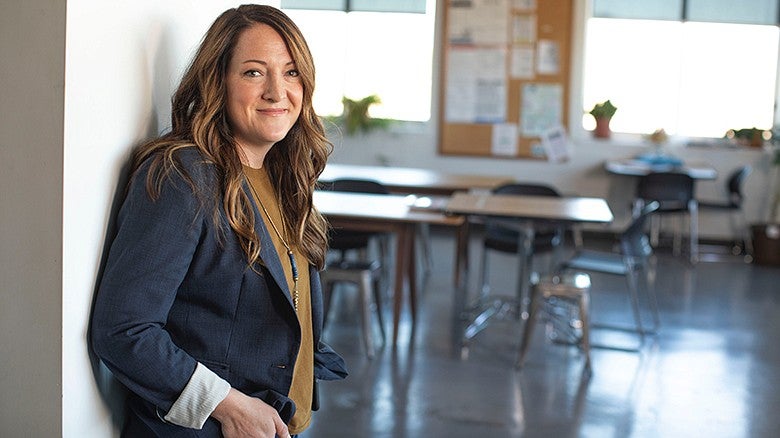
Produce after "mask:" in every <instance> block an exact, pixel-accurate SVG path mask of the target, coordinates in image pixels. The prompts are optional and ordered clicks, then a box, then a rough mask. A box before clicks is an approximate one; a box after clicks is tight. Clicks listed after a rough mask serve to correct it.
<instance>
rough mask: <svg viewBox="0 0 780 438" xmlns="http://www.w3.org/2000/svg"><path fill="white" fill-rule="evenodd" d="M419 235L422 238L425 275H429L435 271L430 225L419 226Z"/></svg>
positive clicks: (421, 246)
mask: <svg viewBox="0 0 780 438" xmlns="http://www.w3.org/2000/svg"><path fill="white" fill-rule="evenodd" d="M417 233H418V234H419V238H420V248H421V249H422V254H423V267H424V269H423V273H424V274H425V275H428V274H430V273H431V271H432V270H433V254H432V253H431V227H430V225H429V224H423V223H421V224H419V225H418V226H417Z"/></svg>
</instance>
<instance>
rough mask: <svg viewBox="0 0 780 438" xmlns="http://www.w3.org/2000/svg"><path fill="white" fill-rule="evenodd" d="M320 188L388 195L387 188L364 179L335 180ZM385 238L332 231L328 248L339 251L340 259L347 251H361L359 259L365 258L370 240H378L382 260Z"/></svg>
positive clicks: (375, 234)
mask: <svg viewBox="0 0 780 438" xmlns="http://www.w3.org/2000/svg"><path fill="white" fill-rule="evenodd" d="M322 188H323V189H324V190H331V191H335V192H353V193H373V194H381V195H388V194H390V192H389V191H388V190H387V188H386V187H385V186H384V185H382V184H381V183H378V182H376V181H371V180H366V179H346V178H345V179H337V180H334V181H331V182H330V183H326V184H323V186H322ZM386 236H387V235H386V234H385V233H376V232H367V231H347V230H336V229H333V230H331V233H330V236H329V237H330V240H329V247H330V249H332V250H336V251H339V253H340V255H341V258H342V259H344V258H345V256H346V253H347V251H352V250H359V251H361V252H362V254H361V257H362V258H365V256H366V253H365V252H366V251H367V250H368V246H369V242H370V240H371V239H373V238H379V239H378V240H379V244H380V257H382V258H384V256H385V252H386V250H387V247H386V246H387V244H386V241H387V239H386ZM383 261H384V260H383Z"/></svg>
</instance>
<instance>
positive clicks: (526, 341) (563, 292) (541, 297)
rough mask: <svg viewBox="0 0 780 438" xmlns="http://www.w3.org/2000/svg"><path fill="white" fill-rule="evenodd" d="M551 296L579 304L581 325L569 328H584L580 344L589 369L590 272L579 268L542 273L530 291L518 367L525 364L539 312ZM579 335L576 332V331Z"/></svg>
mask: <svg viewBox="0 0 780 438" xmlns="http://www.w3.org/2000/svg"><path fill="white" fill-rule="evenodd" d="M552 300H561V301H564V302H566V303H568V304H573V305H575V306H576V307H577V310H578V317H579V324H577V326H578V327H571V325H570V326H569V327H567V329H574V328H578V329H579V330H580V331H581V333H582V334H581V335H579V339H578V340H577V344H578V345H579V346H580V348H581V349H582V352H583V354H584V355H585V369H586V370H589V369H590V324H589V322H588V321H589V316H588V315H589V313H590V310H589V307H590V276H589V275H588V274H586V273H582V272H576V273H571V274H556V275H546V276H544V277H542V278H541V279H540V280H539V281H538V282H536V284H534V287H533V289H532V292H531V304H530V306H529V311H528V320H527V321H526V323H525V330H523V338H522V341H521V343H520V354H519V355H518V357H517V364H516V367H517V368H522V366H523V365H524V364H525V356H526V354H528V346H529V345H530V343H531V337H532V336H533V328H534V325H535V324H536V318H537V316H538V314H539V311H540V308H541V305H542V301H544V302H546V303H550V302H551V301H552ZM574 336H576V334H574Z"/></svg>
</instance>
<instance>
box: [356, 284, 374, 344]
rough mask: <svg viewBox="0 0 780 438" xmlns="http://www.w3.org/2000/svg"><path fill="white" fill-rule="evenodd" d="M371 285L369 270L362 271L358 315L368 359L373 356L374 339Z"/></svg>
mask: <svg viewBox="0 0 780 438" xmlns="http://www.w3.org/2000/svg"><path fill="white" fill-rule="evenodd" d="M372 285H373V279H372V278H371V273H370V272H369V271H364V272H363V274H362V275H361V278H360V285H359V289H360V291H359V295H360V309H361V312H360V315H361V323H362V325H363V344H365V347H366V356H368V358H369V359H373V358H374V340H373V336H372V333H371V304H370V303H371V293H370V290H371V286H372Z"/></svg>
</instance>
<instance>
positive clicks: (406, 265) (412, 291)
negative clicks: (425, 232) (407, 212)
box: [393, 224, 417, 346]
mask: <svg viewBox="0 0 780 438" xmlns="http://www.w3.org/2000/svg"><path fill="white" fill-rule="evenodd" d="M414 232H415V230H414V225H413V224H408V225H404V226H402V227H399V229H398V230H397V231H396V240H395V241H396V250H395V286H394V293H393V346H395V345H396V344H397V341H398V327H399V325H400V322H401V308H402V305H403V300H404V295H405V294H404V289H405V285H406V283H408V286H409V295H410V297H411V298H412V299H415V298H416V294H417V289H416V286H415V284H414V277H413V275H414V273H415V269H414ZM416 310H417V308H416V306H415V305H414V303H412V307H411V312H412V324H414V320H415V317H416V315H415V313H416Z"/></svg>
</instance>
